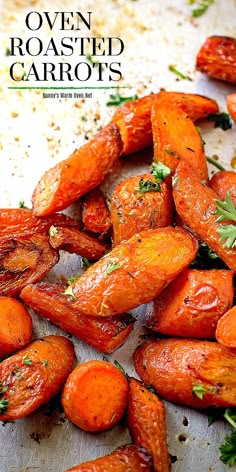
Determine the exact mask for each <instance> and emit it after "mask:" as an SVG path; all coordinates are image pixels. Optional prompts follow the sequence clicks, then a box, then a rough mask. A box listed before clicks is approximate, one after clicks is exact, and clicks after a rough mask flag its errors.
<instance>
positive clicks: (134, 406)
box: [128, 378, 171, 472]
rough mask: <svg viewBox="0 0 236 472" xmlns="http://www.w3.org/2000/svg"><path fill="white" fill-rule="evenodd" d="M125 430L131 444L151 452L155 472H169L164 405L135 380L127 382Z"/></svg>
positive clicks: (131, 379)
mask: <svg viewBox="0 0 236 472" xmlns="http://www.w3.org/2000/svg"><path fill="white" fill-rule="evenodd" d="M128 427H129V431H130V434H131V437H132V439H133V442H134V443H135V444H137V445H138V446H143V447H145V449H147V451H149V452H150V454H151V456H152V458H153V465H154V471H155V472H169V471H170V470H171V466H170V456H169V453H168V449H167V445H166V419H165V409H164V404H163V402H162V401H161V400H159V398H158V397H157V396H156V395H155V394H154V393H152V392H151V391H150V390H148V389H147V388H146V387H145V386H144V385H143V384H142V383H141V382H139V381H138V380H136V379H134V378H130V379H129V395H128Z"/></svg>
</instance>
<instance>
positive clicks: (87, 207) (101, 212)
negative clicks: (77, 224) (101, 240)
mask: <svg viewBox="0 0 236 472" xmlns="http://www.w3.org/2000/svg"><path fill="white" fill-rule="evenodd" d="M82 221H83V224H84V227H85V229H86V230H87V231H91V232H92V233H107V232H108V230H109V229H110V228H111V215H110V212H109V210H108V206H107V203H106V199H105V196H104V194H103V193H102V191H101V190H100V189H99V188H98V187H97V188H95V189H94V190H91V191H90V192H89V193H87V195H85V196H84V198H83V200H82Z"/></svg>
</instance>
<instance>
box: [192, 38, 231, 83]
mask: <svg viewBox="0 0 236 472" xmlns="http://www.w3.org/2000/svg"><path fill="white" fill-rule="evenodd" d="M196 69H197V70H199V71H200V72H203V73H205V74H207V75H209V77H213V78H214V79H219V80H224V81H226V82H230V83H232V84H236V39H235V38H229V37H227V36H210V37H209V38H207V39H206V41H205V42H204V44H203V45H202V46H201V48H200V50H199V52H198V54H197V58H196Z"/></svg>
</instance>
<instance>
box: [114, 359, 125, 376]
mask: <svg viewBox="0 0 236 472" xmlns="http://www.w3.org/2000/svg"><path fill="white" fill-rule="evenodd" d="M114 365H115V366H116V367H117V369H119V370H120V371H121V372H122V374H124V376H125V377H128V375H127V374H126V372H125V369H124V367H122V365H120V363H119V362H118V361H116V360H114Z"/></svg>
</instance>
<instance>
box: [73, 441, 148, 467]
mask: <svg viewBox="0 0 236 472" xmlns="http://www.w3.org/2000/svg"><path fill="white" fill-rule="evenodd" d="M152 470H153V468H152V460H151V457H150V455H149V454H148V452H147V451H146V449H144V448H142V447H138V446H135V445H134V444H127V445H125V446H121V447H118V449H116V450H115V451H114V452H112V453H111V454H109V455H107V456H103V457H99V458H98V459H95V460H93V461H89V462H84V463H83V464H80V465H76V466H75V467H72V469H67V471H66V472H152Z"/></svg>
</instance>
